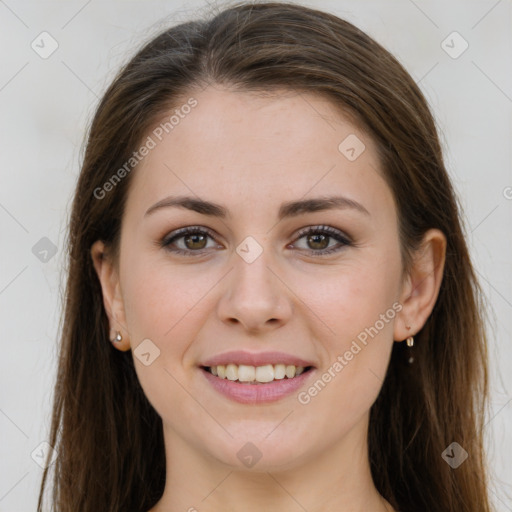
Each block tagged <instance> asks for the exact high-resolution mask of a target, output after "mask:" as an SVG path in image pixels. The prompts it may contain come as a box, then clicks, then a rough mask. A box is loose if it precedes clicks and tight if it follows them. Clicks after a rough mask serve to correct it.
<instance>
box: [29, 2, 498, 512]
mask: <svg viewBox="0 0 512 512" xmlns="http://www.w3.org/2000/svg"><path fill="white" fill-rule="evenodd" d="M209 83H218V84H226V85H228V86H230V87H233V88H238V89H239V90H259V91H270V90H272V89H289V90H292V89H293V90H295V91H300V92H304V93H315V94H321V95H323V97H325V98H328V99H329V100H330V101H331V102H332V104H333V105H335V106H337V107H339V108H341V109H343V111H345V112H346V113H347V115H350V116H351V118H352V119H354V121H355V122H357V123H358V125H359V126H360V127H362V128H363V129H364V130H365V131H367V132H368V133H369V134H370V135H371V136H372V137H373V139H374V141H375V142H376V144H377V148H378V151H379V156H380V162H381V167H382V169H383V172H384V176H385V179H386V180H387V183H388V184H389V187H390V188H391V190H392V192H393V195H394V198H395V201H396V206H397V211H398V218H399V234H400V243H401V250H402V255H403V263H404V272H407V270H408V269H409V265H410V262H411V255H412V254H413V251H414V249H416V248H417V247H418V244H419V242H420V241H421V239H422V236H423V234H424V233H425V232H426V231H427V230H428V229H429V228H438V229H440V230H441V231H442V232H443V233H444V234H445V235H446V238H447V253H446V262H445V270H444V275H443V281H442V284H441V288H440V292H439V295H438V299H437V302H436V305H435V307H434V309H433V311H432V314H431V316H430V317H429V318H428V320H427V322H426V324H425V325H424V327H423V328H422V329H421V330H420V332H419V333H418V334H417V336H416V343H415V348H414V350H415V351H416V352H415V362H414V364H412V365H409V364H408V363H407V361H406V356H405V351H404V348H403V347H402V346H403V345H404V344H403V343H402V344H398V343H395V344H394V348H393V352H392V356H391V361H390V364H389V368H388V372H387V375H386V378H385V381H384V384H383V386H382V390H381V392H380V395H379V396H378V398H377V400H376V402H375V404H374V405H373V406H372V408H371V411H370V426H369V437H368V443H369V457H370V465H371V470H372V474H373V479H374V482H375V485H376V487H377V489H378V491H379V492H380V493H381V494H382V495H383V496H384V497H385V498H386V499H387V500H388V501H389V502H390V503H391V505H392V506H393V507H395V508H396V509H397V510H399V511H403V512H411V511H414V512H426V511H430V510H436V512H454V511H457V512H459V511H467V512H488V511H489V510H490V505H489V502H488V496H487V487H486V484H487V477H486V469H485V460H484V455H483V446H482V445H483V440H482V437H483V418H484V413H485V408H484V407H485V404H486V401H485V400H486V397H487V352H486V350H487V349H486V334H485V326H486V322H485V318H484V315H483V311H484V302H483V294H482V292H481V289H480V287H479V284H478V282H477V279H476V276H475V271H474V269H473V267H472V263H471V261H470V257H469V253H468V248H467V245H466V242H465V233H464V227H463V224H462V220H461V219H462V212H461V208H460V205H459V203H458V200H457V198H456V196H455V194H454V190H453V188H452V185H451V183H450V179H449V176H448V174H447V171H446V168H445V165H444V163H443V156H442V151H441V147H440V143H439V139H438V133H437V129H436V125H435V121H434V119H433V116H432V114H431V112H430V110H429V107H428V104H427V101H426V100H425V98H424V96H423V94H422V92H421V91H420V89H419V88H418V86H417V85H416V83H415V82H414V81H413V80H412V78H411V77H410V75H409V74H408V73H407V72H406V71H405V70H404V68H403V67H402V66H401V65H400V64H399V62H398V61H397V60H396V59H395V58H394V57H393V56H392V55H391V54H390V53H389V52H388V51H387V50H385V49H384V48H383V47H382V46H380V45H379V44H378V43H376V42H375V41H374V40H373V39H371V38H370V37H369V36H368V35H366V34H365V33H364V32H362V31H361V30H359V29H358V28H356V27H355V26H354V25H352V24H351V23H348V22H347V21H344V20H342V19H339V18H338V17H336V16H334V15H331V14H328V13H324V12H320V11H317V10H314V9H310V8H306V7H303V6H298V5H293V4H287V3H274V2H271V3H256V4H247V3H241V4H236V5H233V6H231V7H228V8H225V9H224V10H222V11H220V12H218V13H217V14H215V15H212V16H210V17H208V18H206V19H204V20H200V21H192V22H188V23H183V24H180V25H178V26H175V27H172V28H168V29H166V30H165V31H164V32H162V33H160V34H159V35H158V36H157V37H155V38H153V39H152V40H151V41H150V42H149V43H147V44H146V45H145V46H144V47H143V48H142V49H141V50H140V51H139V52H138V53H137V54H136V55H135V56H134V57H133V59H131V60H130V62H129V63H128V64H127V65H125V66H124V68H123V69H122V70H121V71H120V72H119V74H118V75H117V77H116V78H115V80H114V81H113V83H112V84H111V85H110V87H109V88H108V90H107V91H106V93H105V94H104V96H103V98H102V100H101V102H100V105H99V107H98V108H97V111H96V114H95V117H94V119H93V121H92V124H91V127H90V131H89V136H88V140H87V145H86V151H85V155H84V161H83V165H82V169H81V173H80V177H79V180H78V184H77V187H76V193H75V197H74V202H73V209H72V214H71V219H70V228H69V239H68V250H69V268H68V269H67V271H68V280H67V288H66V292H65V293H66V295H65V311H64V318H63V325H62V333H61V347H60V359H59V362H58V375H57V382H56V386H55V394H54V404H53V416H52V426H51V434H50V444H51V445H52V446H53V447H54V448H55V449H56V450H57V453H58V457H57V459H56V462H55V463H54V464H53V465H52V466H50V468H49V469H52V468H53V470H54V472H55V474H54V480H53V483H54V485H53V494H52V495H51V503H52V506H53V507H54V508H55V510H58V511H66V512H71V511H73V512H78V511H80V512H98V511H99V510H101V511H105V512H107V511H108V512H114V511H121V510H122V511H125V510H130V511H141V512H146V511H147V510H149V509H150V508H151V507H152V506H153V505H154V504H155V503H156V502H157V501H158V500H159V498H160V497H161V495H162V493H163V489H164V485H165V454H164V453H165V452H164V442H163V432H162V421H161V418H160V417H159V416H158V414H157V413H156V411H155V410H154V409H153V407H152V406H151V405H150V403H149V402H148V400H147V398H146V397H145V395H144V393H143V391H142V389H141V387H140V385H139V382H138V379H137V375H136V373H135V369H134V364H133V360H132V355H131V352H130V351H128V352H120V351H118V350H116V349H114V348H113V347H112V345H111V343H110V342H109V337H108V334H109V324H108V320H107V316H106V313H105V310H104V307H103V302H102V295H101V288H100V284H99V281H98V278H97V275H96V273H95V271H94V268H93V262H92V259H91V255H90V248H91V245H92V244H93V243H94V242H95V241H96V240H103V241H104V242H105V243H106V244H107V246H108V247H110V248H111V249H112V250H113V251H114V253H115V250H116V249H117V248H118V242H119V235H120V226H121V220H122V215H123V208H124V203H125V199H126V195H127V191H128V187H129V186H130V182H131V180H130V177H131V175H132V173H133V172H136V171H133V172H132V173H128V174H127V176H126V177H124V179H122V180H120V181H119V183H116V185H115V186H114V187H112V190H109V191H108V193H105V194H102V195H104V197H102V198H98V195H99V194H98V192H97V190H98V187H102V186H103V184H104V183H106V182H107V181H108V180H109V179H111V177H112V175H113V174H114V173H115V172H116V171H117V170H118V169H119V168H121V167H122V166H123V164H124V163H125V162H127V161H128V160H129V158H130V157H131V156H132V153H133V151H135V150H136V149H137V148H138V147H139V144H140V142H141V141H142V140H144V137H146V136H147V133H148V130H150V128H151V127H152V126H153V125H154V123H155V121H156V120H158V119H159V118H161V117H162V116H163V115H164V114H165V113H166V112H169V110H170V109H171V108H174V107H177V106H178V105H179V103H178V101H179V98H183V97H185V95H186V94H187V93H189V91H191V90H193V89H194V88H195V87H204V86H206V85H208V84H209ZM95 191H96V193H95ZM453 441H456V442H457V443H459V444H460V445H461V446H462V447H463V448H464V449H465V450H466V451H467V452H468V454H469V458H468V459H467V460H466V461H465V462H464V463H463V464H462V465H460V467H458V468H457V469H452V468H451V467H450V466H449V465H448V464H447V463H446V462H445V460H443V458H442V456H441V454H442V452H443V451H444V450H445V448H446V447H447V446H448V445H450V444H451V443H452V442H453ZM48 475H49V471H48V470H45V471H44V475H43V479H42V484H41V490H40V494H39V503H38V511H39V512H41V510H42V508H41V507H42V504H43V501H44V500H43V495H44V490H45V484H46V483H47V479H48Z"/></svg>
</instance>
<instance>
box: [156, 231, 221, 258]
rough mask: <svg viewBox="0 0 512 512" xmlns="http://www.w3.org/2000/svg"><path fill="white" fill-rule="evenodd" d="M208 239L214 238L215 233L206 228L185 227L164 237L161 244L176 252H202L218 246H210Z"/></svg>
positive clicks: (189, 253)
mask: <svg viewBox="0 0 512 512" xmlns="http://www.w3.org/2000/svg"><path fill="white" fill-rule="evenodd" d="M208 239H212V240H213V235H212V234H211V233H210V232H209V231H208V230H206V229H204V228H199V227H190V228H183V229H180V230H178V231H175V232H173V233H171V234H170V235H169V236H167V237H166V238H164V240H162V242H161V246H162V247H164V248H165V249H167V250H169V251H171V252H173V253H176V254H186V255H193V254H202V253H203V252H205V251H206V250H208V249H210V248H212V247H217V246H216V244H213V245H210V246H208Z"/></svg>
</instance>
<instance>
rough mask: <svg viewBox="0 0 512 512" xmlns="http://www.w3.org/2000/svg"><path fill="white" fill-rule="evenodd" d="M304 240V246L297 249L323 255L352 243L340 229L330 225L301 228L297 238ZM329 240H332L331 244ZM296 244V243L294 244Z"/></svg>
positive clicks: (314, 254)
mask: <svg viewBox="0 0 512 512" xmlns="http://www.w3.org/2000/svg"><path fill="white" fill-rule="evenodd" d="M301 239H304V240H305V244H304V245H306V247H300V246H299V249H302V250H305V251H307V252H308V253H309V254H311V255H313V256H324V255H326V254H330V253H334V252H338V251H340V250H341V249H343V248H344V247H345V246H350V245H353V244H352V242H351V241H350V239H349V238H348V237H347V236H345V235H344V234H343V233H342V232H341V231H338V230H337V229H334V228H331V227H330V226H316V227H312V228H311V227H309V228H306V229H303V230H302V231H301V232H300V233H299V237H298V238H297V240H301ZM331 242H334V243H333V244H332V243H331ZM294 245H295V246H297V245H296V244H294Z"/></svg>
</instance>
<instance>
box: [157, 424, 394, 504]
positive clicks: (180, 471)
mask: <svg viewBox="0 0 512 512" xmlns="http://www.w3.org/2000/svg"><path fill="white" fill-rule="evenodd" d="M362 421H363V422H365V423H366V426H367V417H365V418H364V419H363V420H362ZM361 426H362V425H358V428H354V429H353V430H352V431H351V432H350V433H349V434H348V435H347V436H345V437H344V439H343V440H342V441H341V442H339V443H338V444H337V445H336V446H332V445H329V446H326V447H324V449H321V450H318V451H317V452H316V453H315V454H313V455H310V454H308V455H300V454H299V456H298V458H297V461H296V463H295V465H287V466H286V469H283V467H284V466H283V467H281V468H278V467H265V466H264V465H263V464H261V462H263V460H264V459H263V458H262V459H261V461H260V463H258V464H257V465H256V466H254V467H253V468H252V469H245V468H244V469H241V468H240V467H233V466H229V465H226V464H224V463H222V462H220V461H218V460H217V459H213V458H211V457H209V456H205V454H204V453H203V452H200V451H198V450H197V448H194V447H193V446H191V445H190V444H189V443H187V442H186V441H185V440H183V439H182V438H180V437H178V436H177V435H176V432H175V431H174V430H172V429H171V428H165V427H164V439H165V446H166V457H167V476H166V485H165V491H164V494H163V496H162V498H161V500H160V501H159V502H158V503H157V505H155V507H154V508H153V509H151V511H150V512H164V511H165V512H178V511H180V512H181V511H187V512H199V511H201V512H219V511H228V510H244V511H246V512H256V511H260V510H265V511H267V512H282V511H288V510H290V511H292V510H297V511H298V510H307V511H308V512H327V511H330V510H336V511H338V512H349V511H350V512H367V511H368V510H372V511H374V512H391V511H392V508H391V506H390V505H389V504H388V503H387V502H386V501H385V500H384V499H383V498H382V496H380V494H379V493H378V492H377V489H376V488H375V486H374V484H373V480H372V477H371V473H370V467H369V462H368V451H367V439H366V432H367V428H361ZM361 433H364V435H362V434H361ZM306 457H307V459H306ZM299 459H300V462H299ZM256 468H259V469H258V470H256Z"/></svg>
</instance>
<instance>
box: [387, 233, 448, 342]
mask: <svg viewBox="0 0 512 512" xmlns="http://www.w3.org/2000/svg"><path fill="white" fill-rule="evenodd" d="M445 258H446V237H445V235H444V234H443V232H442V231H440V230H439V229H430V230H428V231H427V232H426V233H425V235H424V237H423V240H422V243H421V246H420V247H419V249H418V250H417V252H416V254H415V255H414V257H413V260H414V262H413V265H412V268H411V271H410V272H409V275H408V276H407V278H406V280H405V282H404V285H403V287H402V291H401V297H400V303H401V304H402V310H401V311H400V313H399V317H398V319H399V320H398V321H397V322H395V328H394V339H395V340H396V341H402V340H404V339H405V338H407V337H409V336H414V335H415V334H416V333H417V332H418V331H420V330H421V328H422V327H423V326H424V325H425V322H426V321H427V318H428V317H429V316H430V314H431V313H432V310H433V309H434V305H435V303H436V300H437V297H438V295H439V289H440V288H441V282H442V280H443V271H444V264H445ZM407 326H409V327H410V329H407Z"/></svg>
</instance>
